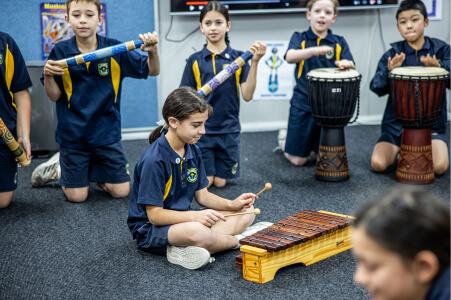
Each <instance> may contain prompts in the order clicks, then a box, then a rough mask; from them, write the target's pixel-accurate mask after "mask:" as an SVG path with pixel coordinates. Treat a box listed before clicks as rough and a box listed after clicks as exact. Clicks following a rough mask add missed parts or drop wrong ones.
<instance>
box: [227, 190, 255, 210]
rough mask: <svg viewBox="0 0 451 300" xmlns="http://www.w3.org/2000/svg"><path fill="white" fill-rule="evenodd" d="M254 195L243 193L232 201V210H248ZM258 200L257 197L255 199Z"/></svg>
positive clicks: (252, 202)
mask: <svg viewBox="0 0 451 300" xmlns="http://www.w3.org/2000/svg"><path fill="white" fill-rule="evenodd" d="M254 197H255V194H253V193H244V194H242V195H241V196H239V197H238V198H236V199H235V200H233V201H232V203H231V205H232V210H242V209H243V208H249V207H251V206H252V205H253V204H254V200H255V198H254ZM256 198H258V197H256Z"/></svg>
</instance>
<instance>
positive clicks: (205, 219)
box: [194, 209, 226, 227]
mask: <svg viewBox="0 0 451 300" xmlns="http://www.w3.org/2000/svg"><path fill="white" fill-rule="evenodd" d="M219 220H223V221H224V222H225V221H226V218H225V217H224V215H223V214H221V213H220V212H217V211H216V210H213V209H204V210H199V211H196V212H195V215H194V222H199V223H201V224H202V225H205V226H207V227H211V226H213V225H215V224H216V222H218V221H219Z"/></svg>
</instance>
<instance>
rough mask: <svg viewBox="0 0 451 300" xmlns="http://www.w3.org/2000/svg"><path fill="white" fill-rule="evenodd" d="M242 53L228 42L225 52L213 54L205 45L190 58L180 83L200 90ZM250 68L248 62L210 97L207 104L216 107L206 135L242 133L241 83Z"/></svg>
mask: <svg viewBox="0 0 451 300" xmlns="http://www.w3.org/2000/svg"><path fill="white" fill-rule="evenodd" d="M243 53H244V52H242V51H238V50H234V49H232V48H231V47H230V46H229V44H227V48H226V49H225V50H224V51H223V52H222V53H220V54H213V53H212V52H210V50H208V49H207V46H206V45H205V46H204V48H203V49H202V50H201V51H199V52H196V53H194V54H193V55H191V56H190V57H189V58H188V61H187V63H186V66H185V70H184V71H183V77H182V82H181V83H180V86H189V87H192V88H194V89H196V90H199V89H200V88H201V87H202V86H203V85H204V84H206V83H207V82H208V81H210V79H212V78H213V77H215V76H216V75H217V74H218V73H219V72H221V71H222V70H223V69H224V68H225V67H227V66H228V65H230V64H231V63H232V62H233V61H234V60H235V59H237V58H238V57H239V56H241V55H242V54H243ZM249 68H250V66H249V63H245V64H244V66H243V67H242V68H240V69H239V70H238V71H236V73H235V76H231V77H230V78H229V79H227V80H226V81H225V82H224V83H222V84H221V85H220V86H219V87H217V88H216V89H215V90H214V91H213V92H211V93H210V94H209V95H208V96H207V100H208V103H210V105H211V106H212V107H213V114H212V115H211V116H210V117H209V118H208V120H207V123H206V124H205V129H206V131H207V134H219V133H221V134H222V133H234V132H240V130H241V126H240V120H239V113H240V84H241V83H243V82H246V80H247V75H248V73H249Z"/></svg>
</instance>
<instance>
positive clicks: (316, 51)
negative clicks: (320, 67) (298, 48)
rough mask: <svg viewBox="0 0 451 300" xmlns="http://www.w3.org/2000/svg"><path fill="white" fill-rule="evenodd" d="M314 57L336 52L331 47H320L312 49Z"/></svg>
mask: <svg viewBox="0 0 451 300" xmlns="http://www.w3.org/2000/svg"><path fill="white" fill-rule="evenodd" d="M311 49H312V51H313V55H326V54H327V53H329V52H332V51H334V48H332V47H330V46H319V47H312V48H311Z"/></svg>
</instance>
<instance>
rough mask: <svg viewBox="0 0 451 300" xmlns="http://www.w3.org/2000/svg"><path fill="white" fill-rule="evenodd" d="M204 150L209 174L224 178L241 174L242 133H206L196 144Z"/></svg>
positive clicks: (206, 170) (203, 158)
mask: <svg viewBox="0 0 451 300" xmlns="http://www.w3.org/2000/svg"><path fill="white" fill-rule="evenodd" d="M196 145H197V146H199V148H200V150H201V152H202V160H203V161H204V166H205V172H206V173H207V176H217V177H220V178H224V179H231V178H238V177H239V175H240V166H239V164H240V133H239V132H236V133H225V134H205V135H203V136H202V137H201V138H200V140H199V141H198V142H197V144H196Z"/></svg>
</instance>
